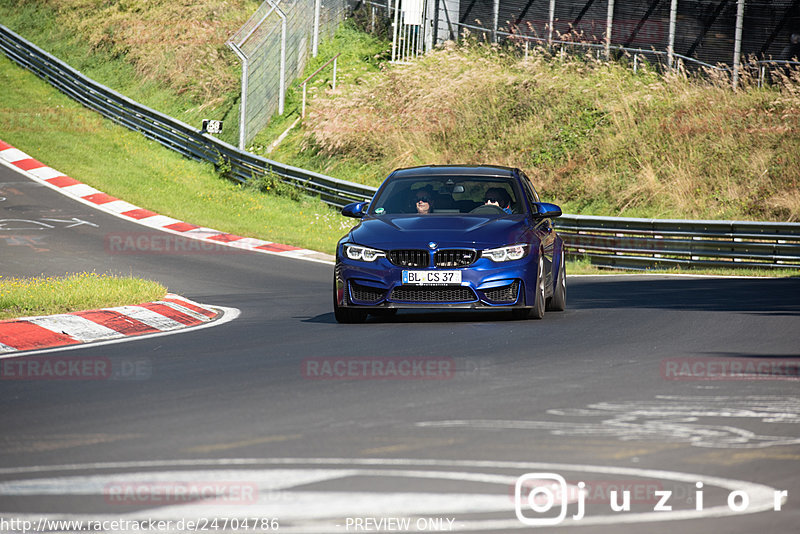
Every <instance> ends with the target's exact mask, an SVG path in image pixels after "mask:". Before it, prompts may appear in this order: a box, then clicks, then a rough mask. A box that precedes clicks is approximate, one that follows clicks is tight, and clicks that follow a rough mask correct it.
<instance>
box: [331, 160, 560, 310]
mask: <svg viewBox="0 0 800 534" xmlns="http://www.w3.org/2000/svg"><path fill="white" fill-rule="evenodd" d="M342 214H343V215H346V216H348V217H356V218H359V219H361V222H360V224H358V225H357V226H356V227H354V228H353V229H352V230H351V231H350V233H349V234H347V235H346V236H345V237H343V238H342V239H341V240H340V241H339V244H338V245H337V247H336V267H335V270H334V280H333V309H334V312H335V316H336V320H337V321H338V322H340V323H358V322H362V321H364V320H365V319H366V318H367V315H368V314H375V315H381V314H391V313H394V312H396V311H397V310H398V309H400V308H440V309H441V308H446V309H452V308H471V309H482V310H487V309H506V310H512V311H513V314H514V316H515V317H517V318H520V319H522V318H526V317H529V316H530V317H533V318H536V319H541V318H542V316H543V315H544V312H545V309H548V310H558V311H560V310H563V309H564V307H565V305H566V277H565V273H564V243H563V241H562V240H561V238H560V237H559V236H558V235H557V234H556V232H555V230H554V229H553V222H552V219H553V218H554V217H558V216H559V215H561V209H560V208H559V207H558V206H556V205H554V204H547V203H544V202H540V201H539V195H538V194H537V193H536V190H535V189H534V187H533V184H531V181H530V180H529V179H528V177H527V176H525V174H524V173H523V172H522V171H520V170H519V169H511V168H507V167H495V166H426V167H413V168H408V169H398V170H396V171H394V172H392V173H391V174H390V175H389V177H388V178H386V180H385V181H384V182H383V184H382V185H381V187H380V188H379V189H378V191H377V192H376V193H375V196H374V197H373V198H372V201H370V202H357V203H354V204H349V205H347V206H345V207H344V208H343V209H342Z"/></svg>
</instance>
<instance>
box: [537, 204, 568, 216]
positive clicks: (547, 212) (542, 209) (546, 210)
mask: <svg viewBox="0 0 800 534" xmlns="http://www.w3.org/2000/svg"><path fill="white" fill-rule="evenodd" d="M533 207H534V208H536V210H537V213H536V217H537V218H539V219H553V218H555V217H560V216H561V208H559V207H558V206H556V205H555V204H550V203H548V202H535V203H534V204H533Z"/></svg>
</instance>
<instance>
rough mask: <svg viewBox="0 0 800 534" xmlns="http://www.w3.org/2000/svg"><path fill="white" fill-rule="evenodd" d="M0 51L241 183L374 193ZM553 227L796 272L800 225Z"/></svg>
mask: <svg viewBox="0 0 800 534" xmlns="http://www.w3.org/2000/svg"><path fill="white" fill-rule="evenodd" d="M0 49H1V50H3V52H4V53H5V54H6V55H7V56H8V57H9V58H11V59H12V60H13V61H14V62H15V63H17V64H19V65H21V66H22V67H24V68H26V69H28V70H30V71H32V72H33V73H35V74H36V75H38V76H39V77H40V78H42V79H44V80H46V81H47V82H49V83H50V84H51V85H53V87H55V88H56V89H58V90H60V91H62V92H63V93H65V94H67V95H68V96H70V97H72V98H74V99H75V100H77V101H78V102H80V103H82V104H83V105H85V106H86V107H88V108H90V109H93V110H95V111H97V112H98V113H100V114H102V115H103V116H104V117H106V118H108V119H110V120H112V121H114V122H116V123H118V124H121V125H123V126H125V127H127V128H130V129H132V130H136V131H138V132H141V133H142V135H144V136H145V137H147V138H149V139H153V140H154V141H157V142H159V143H161V144H162V145H164V146H166V147H167V148H170V149H172V150H175V151H177V152H179V153H181V154H183V155H184V156H186V157H189V158H192V159H195V160H200V161H206V162H210V163H212V164H214V165H216V166H217V167H218V168H223V169H226V170H227V169H230V171H229V172H228V173H227V174H229V175H230V176H231V177H232V178H234V179H236V180H239V181H242V182H246V181H248V180H250V179H251V178H253V177H259V176H265V175H268V174H270V173H272V174H274V175H276V176H278V178H279V179H280V180H281V181H282V182H284V183H287V184H291V185H293V186H296V187H299V188H301V189H302V190H304V191H306V192H307V193H309V194H312V195H318V196H319V197H320V198H321V199H322V200H323V201H324V202H326V203H328V204H331V205H333V206H338V207H342V206H344V205H345V204H348V203H350V202H357V201H362V200H369V199H370V198H372V196H373V195H374V193H375V188H373V187H368V186H365V185H361V184H356V183H353V182H348V181H345V180H339V179H336V178H331V177H330V176H325V175H323V174H319V173H315V172H311V171H307V170H304V169H300V168H298V167H292V166H290V165H284V164H282V163H278V162H276V161H272V160H268V159H266V158H262V157H259V156H256V155H253V154H250V153H248V152H244V151H241V150H239V149H238V148H236V147H234V146H232V145H229V144H227V143H225V142H222V141H220V140H218V139H215V138H213V137H211V136H210V135H208V134H204V133H203V132H202V131H200V130H197V129H195V128H192V127H191V126H188V125H187V124H184V123H183V122H181V121H179V120H177V119H174V118H172V117H169V116H167V115H164V114H163V113H159V112H158V111H155V110H153V109H150V108H149V107H147V106H144V105H142V104H139V103H138V102H135V101H133V100H131V99H129V98H127V97H125V96H123V95H121V94H119V93H117V92H116V91H113V90H112V89H109V88H108V87H105V86H104V85H101V84H99V83H97V82H95V81H93V80H91V79H89V78H87V77H86V76H84V75H83V74H81V73H80V72H78V71H77V70H75V69H73V68H72V67H70V66H69V65H67V64H66V63H64V62H62V61H61V60H59V59H57V58H55V57H53V56H51V55H50V54H48V53H47V52H45V51H44V50H41V49H40V48H38V47H37V46H36V45H34V44H32V43H30V42H28V41H26V40H25V39H23V38H22V37H20V36H19V35H17V34H16V33H14V32H13V31H11V30H9V29H8V28H6V27H5V26H2V25H0ZM556 227H557V228H558V231H559V233H560V234H561V236H562V237H563V238H564V240H565V242H566V244H567V251H568V254H569V255H570V256H573V257H576V256H579V257H588V258H590V259H591V261H592V263H596V264H598V265H605V266H609V267H620V268H622V267H624V268H640V269H641V268H650V267H664V266H676V265H685V266H703V265H706V266H709V265H710V266H722V267H762V268H773V267H784V268H797V269H800V224H793V223H759V222H740V221H686V220H658V219H629V218H623V217H591V216H582V215H563V216H562V217H560V218H558V219H557V220H556Z"/></svg>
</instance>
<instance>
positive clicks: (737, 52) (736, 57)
mask: <svg viewBox="0 0 800 534" xmlns="http://www.w3.org/2000/svg"><path fill="white" fill-rule="evenodd" d="M744 1H745V0H738V2H737V5H736V36H735V37H734V41H733V89H734V91H735V90H736V89H738V87H739V67H740V63H741V55H742V26H743V24H744Z"/></svg>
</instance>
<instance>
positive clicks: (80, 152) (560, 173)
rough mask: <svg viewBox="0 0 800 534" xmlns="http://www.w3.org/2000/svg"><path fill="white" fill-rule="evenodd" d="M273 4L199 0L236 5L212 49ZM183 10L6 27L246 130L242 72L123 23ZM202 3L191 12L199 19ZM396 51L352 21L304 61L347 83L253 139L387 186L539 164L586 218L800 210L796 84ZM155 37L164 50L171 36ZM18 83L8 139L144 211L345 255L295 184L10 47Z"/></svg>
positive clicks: (550, 192)
mask: <svg viewBox="0 0 800 534" xmlns="http://www.w3.org/2000/svg"><path fill="white" fill-rule="evenodd" d="M123 4H124V5H123ZM133 4H136V5H138V6H139V7H138V8H137V9H140V10H143V11H141V13H140V14H139V15H137V14H135V13H134V14H131V13H132V12H130V11H126V10H125V9H127V8H125V5H133ZM256 4H257V2H251V1H250V0H233V1H232V2H228V3H226V2H222V1H220V0H203V1H201V2H198V3H196V4H195V8H196V9H201V8H202V9H206V10H207V12H203V13H200V15H198V16H199V17H200V19H201V20H206V21H211V22H209V23H211V24H214V22H213V21H214V20H215V19H214V18H213V17H212V16H211V15H209V13H211V12H213V11H214V10H215V9H216V10H222V11H220V13H221V14H222V15H220V16H219V17H217V18H218V19H219V20H220V21H224V24H223V23H222V22H221V23H220V25H219V27H215V31H216V34H215V35H217V37H215V39H216V41H214V42H213V43H212V45H213V46H212V48H213V49H215V50H217V51H219V47H220V46H222V41H223V40H220V38H219V36H218V34H219V31H220V28H221V27H228V28H235V27H238V26H236V24H239V23H240V20H239V19H243V18H246V16H247V14H249V12H250V11H248V9H250V10H252V9H251V8H254V7H255V5H256ZM242 6H244V8H243V7H242ZM53 7H56V8H57V9H51V8H53ZM145 8H146V9H145ZM245 8H247V9H245ZM173 10H174V6H173V5H172V4H170V3H169V2H167V1H166V0H157V1H154V2H152V3H149V4H147V5H145V4H141V3H136V2H133V0H132V1H131V2H126V3H119V4H117V3H108V2H102V1H101V0H72V1H70V2H67V1H65V0H37V1H33V2H27V1H25V2H23V1H19V0H0V17H4V19H3V22H4V24H6V25H9V26H10V27H12V28H13V29H15V30H16V31H18V32H20V33H21V34H22V35H23V36H26V37H28V38H30V39H31V40H33V41H34V42H35V43H37V44H38V45H41V46H42V47H43V48H45V49H47V50H50V51H52V52H53V53H55V54H56V55H59V56H61V57H62V58H63V59H65V60H66V61H68V62H70V63H72V64H73V65H74V66H76V67H77V68H79V69H80V70H82V71H83V72H84V73H86V74H87V75H89V76H91V77H94V78H96V79H98V80H99V81H101V82H102V83H105V84H107V85H109V86H111V87H112V88H114V89H116V90H119V91H121V92H123V93H124V94H126V95H128V96H131V97H132V98H134V99H137V100H140V101H142V102H143V103H145V104H148V105H150V106H151V107H155V108H156V109H159V110H161V111H164V112H166V113H168V114H170V115H173V116H175V117H177V118H179V119H182V120H185V121H187V122H189V123H190V124H195V123H199V119H200V118H202V117H208V118H223V117H222V116H221V115H220V114H219V113H217V112H220V113H227V114H228V115H229V116H228V117H227V122H226V134H227V135H230V136H231V137H230V138H227V140H228V141H233V140H234V139H233V138H232V137H233V136H235V132H236V127H235V124H234V123H232V122H230V119H232V118H235V117H236V115H237V114H236V113H235V108H236V106H237V105H238V102H236V99H237V98H238V89H237V88H236V87H229V88H228V90H226V91H221V92H219V93H214V94H213V95H212V96H209V93H208V91H209V87H208V86H207V85H204V84H203V83H201V82H203V80H204V79H205V78H198V77H195V78H192V77H186V76H184V74H186V73H185V72H178V73H176V74H175V76H173V77H168V78H164V77H159V76H158V75H157V71H158V63H157V62H155V61H154V58H153V57H149V56H146V55H143V52H142V50H144V48H142V50H139V49H137V50H136V51H135V53H134V52H132V51H131V50H130V48H126V46H127V45H126V43H129V42H131V41H130V39H131V35H130V32H127V33H126V31H127V30H125V31H122V30H120V28H123V29H124V25H125V23H126V21H131V20H134V21H136V20H138V19H137V17H138V18H146V19H148V20H161V21H162V22H165V21H166V20H168V19H167V18H166V17H167V16H169V14H170V13H173V12H174V11H173ZM95 11H96V12H95ZM234 11H236V14H234V13H233V12H234ZM190 16H192V14H191V13H187V14H185V15H182V17H184V19H182V20H181V22H180V23H181V24H184V25H185V24H186V23H187V21H188V20H190V19H189V18H188V17H190ZM104 17H105V18H107V19H108V20H105V18H104ZM159 17H161V19H159ZM203 17H205V18H203ZM237 17H238V18H237ZM153 26H157V24H154V25H153ZM115 29H116V30H115ZM117 30H119V31H117ZM115 31H116V33H115ZM148 31H150V30H148ZM153 31H155V30H153ZM153 35H154V34H152V33H149V34H148V37H147V39H150V40H151V41H152V40H153V39H154V36H153ZM126 39H128V41H126ZM133 42H134V43H135V42H136V41H135V36H134V41H133ZM187 48H191V47H183V49H182V51H183V52H187V51H186V50H185V49H187ZM199 48H203V47H199ZM203 49H204V50H206V52H205V53H206V55H208V53H207V52H208V50H209V49H208V48H203ZM388 50H389V43H388V42H387V41H386V40H385V39H383V40H382V39H379V38H376V37H372V36H370V35H367V34H366V33H364V32H361V31H359V30H358V29H357V28H355V27H354V26H353V25H352V24H349V23H348V24H344V25H343V26H342V27H341V28H340V30H339V31H338V32H337V35H336V36H335V38H334V39H333V40H330V41H324V42H323V43H322V44H321V47H320V54H319V56H318V58H316V59H313V60H311V61H310V62H309V64H308V66H307V68H306V71H305V74H304V76H303V77H305V75H307V74H309V73H311V72H313V71H314V70H315V69H316V68H317V67H318V66H320V65H321V64H322V63H323V62H325V61H327V60H328V59H329V58H330V57H332V56H333V55H334V54H335V53H339V52H341V53H342V55H341V57H340V59H339V76H338V80H337V91H335V92H334V91H331V90H330V84H331V74H332V73H331V67H330V66H329V67H327V68H326V69H325V70H323V71H322V73H321V74H320V75H319V76H318V77H317V78H316V79H315V80H314V81H313V82H312V83H311V84H310V86H309V101H308V108H307V112H308V115H307V117H306V119H305V120H303V121H301V122H300V123H299V126H298V127H297V128H295V129H294V130H293V131H292V132H291V133H290V135H289V136H288V137H287V138H286V140H285V141H284V142H283V143H282V144H281V145H280V146H279V147H278V149H277V150H276V151H274V152H273V153H271V154H266V153H265V150H266V147H267V146H269V144H270V143H271V142H272V141H273V140H274V139H275V138H276V137H277V136H278V135H280V134H281V133H282V132H283V131H284V130H286V128H288V126H289V125H290V124H292V123H293V122H294V121H295V120H296V119H297V118H298V116H299V112H300V98H301V92H300V90H299V86H298V82H297V81H295V82H294V83H293V84H292V85H291V87H290V90H289V92H288V94H287V98H286V113H285V114H284V115H283V116H277V115H276V116H274V117H273V119H272V121H271V123H270V124H269V126H268V127H267V128H266V129H265V130H264V131H263V132H261V133H260V134H259V135H258V136H257V137H256V139H255V140H254V141H253V142H252V143H251V149H252V150H254V151H255V152H258V153H262V154H264V155H266V156H267V157H269V158H271V159H275V160H277V161H281V162H286V163H290V164H293V165H297V166H300V167H303V168H308V169H312V170H316V171H319V172H323V173H325V174H329V175H332V176H336V177H339V178H343V179H347V180H352V181H356V182H361V183H367V184H371V185H377V184H378V183H379V182H380V181H381V180H382V179H383V177H384V176H385V175H386V174H387V173H388V172H389V171H391V170H392V169H393V168H396V167H399V166H405V165H414V164H427V163H456V162H457V163H498V164H507V165H513V166H521V167H523V168H524V169H525V170H526V171H527V172H528V173H529V174H530V175H531V176H532V177H533V178H534V180H535V181H536V183H537V185H538V187H539V189H540V192H541V193H542V195H543V197H545V198H547V199H548V200H551V201H555V202H558V203H560V204H561V205H562V207H563V208H564V210H565V211H566V212H573V213H592V214H599V215H628V216H645V217H678V218H683V217H686V218H737V219H763V218H771V219H776V220H792V219H795V218H796V217H797V214H798V213H800V192H799V190H800V189H799V188H800V184H798V181H797V180H798V175H797V173H796V169H797V168H800V159H799V158H800V137H798V136H797V135H794V134H795V133H796V132H797V131H800V92H798V90H797V88H796V86H791V85H787V86H782V87H778V88H772V89H768V90H756V89H754V88H752V87H746V89H745V90H744V91H740V92H739V93H732V92H731V91H730V90H729V89H728V88H726V87H723V86H722V85H721V84H714V83H708V82H698V81H696V80H687V79H684V78H681V77H670V78H663V77H661V76H660V75H657V74H656V73H654V72H651V71H648V70H647V69H646V68H643V69H641V70H640V72H639V74H638V75H634V74H633V73H632V72H631V71H630V70H629V69H626V68H625V67H623V66H620V65H613V64H612V65H608V64H603V63H599V62H595V61H590V60H584V59H580V58H577V59H576V58H568V59H567V60H566V61H564V62H561V61H559V60H558V59H552V58H548V57H546V56H545V55H542V54H534V55H532V56H531V57H530V58H529V59H528V60H525V61H523V60H521V59H520V57H519V56H518V55H517V54H516V53H514V52H513V51H512V50H508V49H503V48H492V47H486V46H479V45H476V44H475V43H468V44H467V45H466V46H459V47H453V46H448V47H446V48H445V49H442V50H439V51H437V52H434V53H432V54H429V55H428V56H426V57H425V58H424V59H422V60H420V61H418V62H416V63H415V64H413V65H411V66H393V65H389V64H388V63H387V62H386V59H387V56H388ZM151 52H152V53H153V54H154V55H155V56H158V53H159V50H155V51H151ZM201 52H202V50H199V51H198V54H200V55H202V54H201ZM187 53H188V52H187ZM198 57H200V56H198ZM156 59H157V58H156ZM162 59H164V62H163V64H162V65H161V68H166V69H167V70H169V69H170V68H172V69H173V70H180V69H179V67H178V64H177V63H175V62H174V61H173V59H174V58H173V59H170V58H162ZM195 59H197V58H195ZM212 59H214V60H215V62H214V64H215V65H217V66H218V68H219V69H220V72H221V71H222V70H225V69H227V70H225V72H226V74H225V75H226V76H227V77H228V78H229V79H231V77H232V79H236V76H238V73H237V72H236V65H234V64H231V63H230V62H229V61H228V60H227V59H224V60H221V62H220V63H217V62H216V61H220V60H219V58H212ZM228 59H229V58H228ZM148 65H149V66H150V67H151V68H150V69H149V70H148V68H146V66H148ZM220 65H221V66H220ZM170 66H171V67H170ZM192 80H194V81H196V82H197V83H198V85H197V86H193V85H192V83H193V82H192ZM0 83H2V84H3V86H4V87H6V88H8V90H7V91H6V92H5V94H4V96H5V99H4V100H5V101H4V106H3V108H2V109H0V121H2V124H3V125H4V126H3V130H2V138H3V139H4V140H6V141H8V142H10V143H12V144H14V145H15V146H18V147H19V148H21V149H22V150H25V151H27V152H29V153H31V154H32V155H34V156H35V157H37V158H39V159H41V160H42V161H44V162H45V163H46V164H48V165H50V166H52V167H55V168H57V169H59V170H61V171H63V172H65V173H67V174H69V175H70V176H73V177H74V178H76V179H78V180H80V181H82V182H85V183H88V184H90V185H92V186H94V187H97V188H98V189H101V190H103V191H105V192H108V193H109V194H112V195H114V196H118V197H120V198H124V199H125V200H127V201H129V202H132V203H134V204H137V205H139V206H142V207H145V208H148V209H151V210H153V211H156V212H159V213H163V214H165V215H169V216H172V217H175V218H178V219H182V220H186V221H189V222H192V223H195V224H201V225H204V226H209V227H212V228H216V229H218V230H221V231H225V232H230V233H235V234H239V235H245V236H251V237H257V238H262V239H266V240H269V241H276V242H282V243H287V244H291V245H296V246H301V247H304V248H310V249H315V250H320V251H324V252H328V253H331V252H333V249H334V246H335V243H336V241H337V239H338V238H339V237H340V236H341V235H343V234H344V233H346V231H347V230H348V229H349V228H350V227H351V226H352V224H353V220H351V219H346V218H343V217H341V216H339V215H338V214H337V213H336V212H335V211H334V210H332V209H330V208H329V207H327V206H325V205H324V204H322V203H321V202H319V201H318V200H315V199H312V198H308V197H303V196H301V195H298V194H297V193H296V192H294V191H288V190H287V189H286V188H278V191H277V192H276V191H275V188H270V189H267V188H266V187H246V186H242V185H240V184H237V183H232V182H230V181H227V180H224V179H222V178H220V177H219V176H218V174H217V173H216V172H215V170H214V169H213V168H212V166H211V165H203V164H198V163H195V162H192V161H188V160H186V159H184V158H182V157H180V156H179V155H177V154H175V153H172V152H170V151H168V150H166V149H164V148H162V147H161V146H159V145H157V144H155V143H153V142H150V141H147V140H145V139H144V138H142V137H141V136H140V135H138V134H136V133H133V132H130V131H127V130H124V129H122V128H119V127H116V126H114V125H112V124H111V123H109V122H107V121H104V120H102V119H101V118H99V116H98V115H96V114H93V113H91V112H89V111H87V110H85V109H83V108H82V107H80V106H79V105H77V104H75V103H74V102H72V101H71V100H69V99H68V98H66V97H64V96H63V95H60V94H59V93H57V92H55V91H54V90H52V89H51V88H50V87H49V86H47V85H46V84H44V83H43V82H41V81H38V80H37V79H35V78H34V77H33V76H32V75H30V74H28V73H25V72H24V71H21V70H20V69H16V68H15V67H13V66H12V65H11V64H10V63H9V62H8V61H7V60H5V59H0ZM234 85H235V84H234ZM745 85H747V84H745ZM203 95H205V96H203ZM204 99H205V100H204ZM226 106H227V108H226ZM223 108H226V109H227V110H228V111H220V110H223ZM231 110H233V112H231ZM212 111H213V113H212ZM98 155H102V156H98ZM262 185H263V184H262ZM602 272H606V271H605V270H603V271H602ZM693 272H697V271H693ZM702 272H709V271H702ZM710 272H715V273H719V271H716V270H714V271H710ZM765 272H766V273H767V274H776V273H774V272H773V271H765ZM729 273H730V274H741V271H739V270H731V271H729ZM786 274H788V273H783V275H786Z"/></svg>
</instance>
